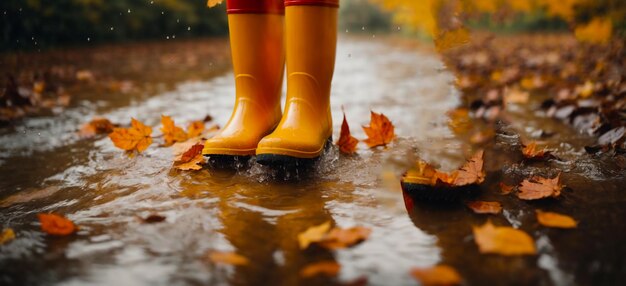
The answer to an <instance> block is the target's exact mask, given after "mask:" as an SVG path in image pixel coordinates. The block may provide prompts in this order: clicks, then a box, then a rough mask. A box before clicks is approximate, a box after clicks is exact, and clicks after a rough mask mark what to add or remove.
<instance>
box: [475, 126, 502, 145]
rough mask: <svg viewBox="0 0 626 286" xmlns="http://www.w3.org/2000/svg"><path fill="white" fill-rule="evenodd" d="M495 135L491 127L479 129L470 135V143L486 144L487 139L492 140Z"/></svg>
mask: <svg viewBox="0 0 626 286" xmlns="http://www.w3.org/2000/svg"><path fill="white" fill-rule="evenodd" d="M495 136H496V133H495V132H494V131H493V129H491V128H489V129H483V130H481V131H478V132H476V133H474V134H472V137H470V143H472V144H474V145H482V144H486V143H488V142H489V141H491V140H493V138H494V137H495Z"/></svg>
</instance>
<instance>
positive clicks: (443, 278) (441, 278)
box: [411, 265, 461, 286]
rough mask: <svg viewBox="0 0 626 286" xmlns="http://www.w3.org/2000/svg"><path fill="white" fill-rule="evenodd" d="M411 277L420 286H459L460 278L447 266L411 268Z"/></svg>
mask: <svg viewBox="0 0 626 286" xmlns="http://www.w3.org/2000/svg"><path fill="white" fill-rule="evenodd" d="M411 276H413V278H415V280H417V281H419V282H420V283H421V284H422V285H425V286H429V285H459V284H461V276H460V275H459V273H458V272H457V271H456V270H455V269H454V268H452V267H450V266H448V265H436V266H433V267H429V268H413V269H411Z"/></svg>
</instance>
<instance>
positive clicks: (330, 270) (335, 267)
mask: <svg viewBox="0 0 626 286" xmlns="http://www.w3.org/2000/svg"><path fill="white" fill-rule="evenodd" d="M340 270H341V265H339V263H337V262H335V261H320V262H315V263H311V264H309V265H307V266H305V267H304V268H303V269H302V270H301V271H300V276H302V277H303V278H311V277H315V276H318V275H321V274H323V275H325V276H328V277H334V276H337V274H339V271H340Z"/></svg>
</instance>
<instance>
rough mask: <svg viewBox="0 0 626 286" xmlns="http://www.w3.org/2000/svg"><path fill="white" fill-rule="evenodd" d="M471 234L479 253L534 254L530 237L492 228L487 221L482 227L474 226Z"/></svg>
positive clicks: (507, 228) (518, 231)
mask: <svg viewBox="0 0 626 286" xmlns="http://www.w3.org/2000/svg"><path fill="white" fill-rule="evenodd" d="M473 232H474V240H475V241H476V245H478V250H479V251H480V253H494V254H501V255H531V254H535V253H536V249H535V243H534V241H533V239H532V237H530V235H528V234H527V233H525V232H523V231H521V230H517V229H514V228H512V227H499V226H494V225H493V224H492V223H491V221H487V222H486V223H485V224H484V225H483V226H474V227H473Z"/></svg>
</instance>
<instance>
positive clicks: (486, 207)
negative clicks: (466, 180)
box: [466, 201, 502, 214]
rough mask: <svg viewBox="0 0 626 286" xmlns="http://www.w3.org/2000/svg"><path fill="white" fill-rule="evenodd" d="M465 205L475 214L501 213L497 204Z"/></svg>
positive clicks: (477, 202)
mask: <svg viewBox="0 0 626 286" xmlns="http://www.w3.org/2000/svg"><path fill="white" fill-rule="evenodd" d="M466 205H467V207H468V208H470V209H471V210H472V211H474V212H475V213H477V214H499V213H500V212H501V211H502V205H501V204H500V203H499V202H485V201H472V202H467V204H466Z"/></svg>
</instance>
